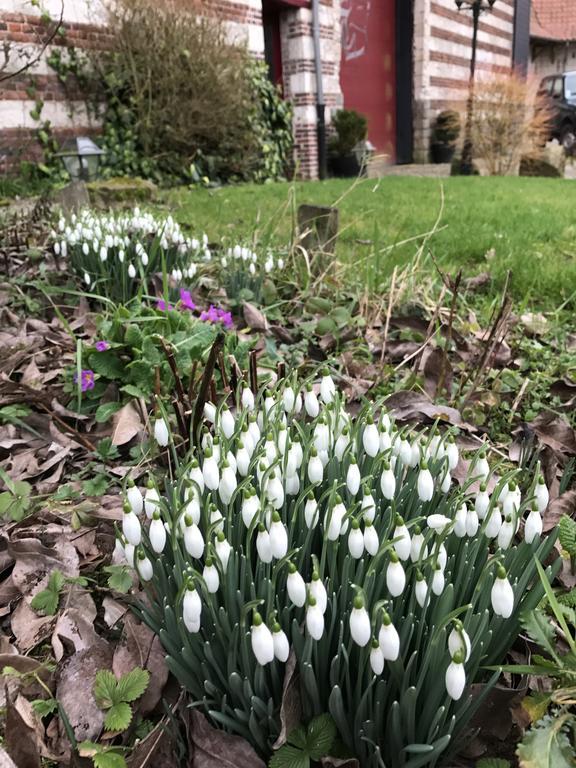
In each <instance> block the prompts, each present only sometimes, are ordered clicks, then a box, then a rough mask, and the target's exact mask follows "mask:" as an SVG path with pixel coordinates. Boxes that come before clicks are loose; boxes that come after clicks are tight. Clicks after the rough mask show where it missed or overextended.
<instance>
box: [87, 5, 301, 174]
mask: <svg viewBox="0 0 576 768" xmlns="http://www.w3.org/2000/svg"><path fill="white" fill-rule="evenodd" d="M109 11H110V14H111V20H110V28H111V29H112V30H113V32H114V47H113V51H112V52H111V53H109V54H97V55H95V56H94V57H93V61H94V64H95V66H96V68H97V69H98V71H99V72H100V78H101V81H102V90H103V94H104V98H105V100H106V104H107V106H106V112H105V115H104V148H105V149H106V150H107V156H106V163H107V164H108V166H109V169H110V173H111V174H115V175H119V174H120V175H121V174H125V173H128V174H132V175H143V176H145V177H155V178H173V179H174V180H178V179H180V180H182V179H186V178H187V177H188V178H189V176H188V174H189V168H190V166H191V165H192V178H193V179H194V180H195V179H199V178H201V177H204V176H208V177H209V178H210V179H212V180H214V179H218V180H229V179H245V180H246V179H253V180H258V181H261V180H264V179H266V178H276V177H279V176H282V175H283V174H284V171H285V166H286V164H287V163H288V162H289V161H290V152H291V148H292V133H291V111H290V107H289V105H287V104H285V103H284V102H282V100H281V98H280V95H279V93H278V91H277V90H276V89H275V88H274V87H273V86H272V85H271V84H270V83H268V82H266V80H265V76H264V68H263V65H261V64H257V63H255V62H254V61H253V60H252V59H251V57H250V55H249V54H248V52H247V50H246V49H245V48H244V47H243V46H240V45H231V44H230V43H229V42H228V41H227V39H226V31H225V29H224V27H223V26H222V25H221V24H220V23H218V22H216V21H215V20H213V19H206V18H204V17H202V16H198V15H197V14H196V13H195V12H194V13H186V12H183V11H182V9H176V8H175V7H171V6H168V7H166V6H165V5H164V4H162V5H161V6H160V5H158V4H156V5H154V4H152V3H148V2H140V0H122V1H121V2H120V3H119V4H117V5H113V6H111V7H110V9H109Z"/></svg>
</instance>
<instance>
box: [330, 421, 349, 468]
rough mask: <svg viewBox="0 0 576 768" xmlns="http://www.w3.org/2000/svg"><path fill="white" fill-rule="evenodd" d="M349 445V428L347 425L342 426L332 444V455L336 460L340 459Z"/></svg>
mask: <svg viewBox="0 0 576 768" xmlns="http://www.w3.org/2000/svg"><path fill="white" fill-rule="evenodd" d="M349 445H350V430H349V428H348V427H344V429H343V430H342V432H341V433H340V435H338V439H337V440H336V444H335V446H334V455H335V456H336V458H337V459H338V461H342V457H343V456H344V453H345V451H346V448H348V446H349Z"/></svg>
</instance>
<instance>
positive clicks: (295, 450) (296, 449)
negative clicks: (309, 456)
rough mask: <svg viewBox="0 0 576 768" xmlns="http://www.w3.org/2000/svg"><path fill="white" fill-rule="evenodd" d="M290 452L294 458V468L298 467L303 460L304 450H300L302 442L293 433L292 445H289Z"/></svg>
mask: <svg viewBox="0 0 576 768" xmlns="http://www.w3.org/2000/svg"><path fill="white" fill-rule="evenodd" d="M290 454H291V455H293V456H294V458H295V459H296V469H300V467H301V466H302V462H303V460H304V451H303V450H302V443H301V442H300V438H299V437H298V435H294V437H293V438H292V445H291V446H290Z"/></svg>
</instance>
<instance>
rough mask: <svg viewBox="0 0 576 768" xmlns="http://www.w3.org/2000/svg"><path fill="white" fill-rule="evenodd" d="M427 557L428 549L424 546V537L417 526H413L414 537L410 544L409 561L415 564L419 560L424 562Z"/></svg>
mask: <svg viewBox="0 0 576 768" xmlns="http://www.w3.org/2000/svg"><path fill="white" fill-rule="evenodd" d="M427 557H428V547H427V546H426V544H425V539H424V536H423V535H422V530H421V528H420V526H419V525H416V526H414V535H413V536H412V541H411V542H410V560H412V562H413V563H417V562H418V561H419V560H420V559H422V560H426V558H427Z"/></svg>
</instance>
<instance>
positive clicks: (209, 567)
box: [202, 557, 220, 595]
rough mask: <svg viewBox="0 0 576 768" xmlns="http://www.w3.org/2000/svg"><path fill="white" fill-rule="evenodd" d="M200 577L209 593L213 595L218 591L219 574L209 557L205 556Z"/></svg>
mask: <svg viewBox="0 0 576 768" xmlns="http://www.w3.org/2000/svg"><path fill="white" fill-rule="evenodd" d="M202 578H203V579H204V581H205V582H206V589H207V590H208V592H210V594H212V595H213V594H215V593H216V592H218V588H219V587H220V576H219V574H218V569H217V568H216V566H215V565H214V561H213V560H212V558H211V557H207V558H206V564H205V565H204V570H203V571H202Z"/></svg>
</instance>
